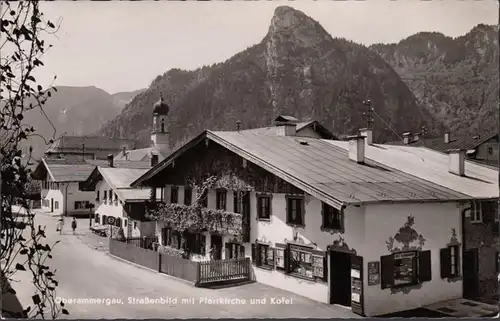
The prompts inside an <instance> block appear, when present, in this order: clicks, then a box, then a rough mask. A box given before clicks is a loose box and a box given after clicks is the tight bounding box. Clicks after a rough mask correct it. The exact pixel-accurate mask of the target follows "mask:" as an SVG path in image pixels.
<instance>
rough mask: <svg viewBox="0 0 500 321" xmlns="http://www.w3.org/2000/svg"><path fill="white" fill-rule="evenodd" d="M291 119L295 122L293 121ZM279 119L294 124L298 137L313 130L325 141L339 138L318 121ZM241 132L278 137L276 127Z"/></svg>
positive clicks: (285, 117) (283, 117) (282, 117)
mask: <svg viewBox="0 0 500 321" xmlns="http://www.w3.org/2000/svg"><path fill="white" fill-rule="evenodd" d="M291 118H293V119H295V120H291ZM277 119H283V120H285V121H289V122H291V123H293V124H296V126H297V127H296V131H297V135H298V136H301V131H304V130H305V129H307V128H311V129H313V130H314V131H315V132H317V133H318V134H319V135H320V136H321V138H324V139H337V137H336V136H335V135H334V134H332V133H331V132H330V131H329V130H328V129H326V128H325V127H324V126H323V125H321V123H319V122H318V121H316V120H309V121H296V120H297V119H296V118H294V117H291V116H280V117H278V118H277ZM241 132H244V133H249V134H255V135H273V136H275V135H276V126H268V127H260V128H252V129H244V130H241Z"/></svg>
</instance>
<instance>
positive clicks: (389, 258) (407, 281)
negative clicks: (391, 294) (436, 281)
mask: <svg viewBox="0 0 500 321" xmlns="http://www.w3.org/2000/svg"><path fill="white" fill-rule="evenodd" d="M380 261H381V268H380V270H381V272H382V278H381V279H382V282H381V287H382V289H386V288H392V287H405V286H410V285H414V284H418V283H422V282H425V281H430V280H431V278H432V272H431V251H408V252H400V253H394V254H392V255H386V256H382V257H381V258H380Z"/></svg>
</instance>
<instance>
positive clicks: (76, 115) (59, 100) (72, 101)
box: [24, 86, 134, 157]
mask: <svg viewBox="0 0 500 321" xmlns="http://www.w3.org/2000/svg"><path fill="white" fill-rule="evenodd" d="M131 95H134V93H118V94H115V95H110V94H109V93H107V92H106V91H104V90H102V89H99V88H96V87H93V86H91V87H68V86H58V87H57V92H55V93H54V94H53V95H52V97H50V98H49V100H48V101H47V104H46V105H45V106H44V109H43V111H44V112H45V114H46V116H45V115H44V114H43V113H42V112H41V110H40V109H35V110H32V111H29V112H27V113H26V115H25V119H24V122H25V123H26V124H29V125H30V126H33V127H34V128H35V129H36V134H38V135H41V136H43V137H44V138H46V139H49V138H51V137H52V136H53V134H54V127H55V130H56V136H60V135H62V134H64V133H67V134H68V135H88V134H91V133H94V132H95V131H97V130H98V129H99V128H100V127H101V126H102V125H103V124H105V123H106V122H107V121H109V120H111V119H113V118H114V117H116V116H117V115H118V114H119V113H120V111H121V109H122V107H120V104H117V103H116V101H117V100H121V101H123V100H127V99H128V100H131V98H130V96H131ZM117 97H118V98H117ZM48 119H50V121H49V120H48ZM51 123H52V124H51ZM52 125H53V126H54V127H53V126H52ZM24 145H26V146H27V145H32V146H33V149H34V152H33V155H34V156H35V157H40V156H41V155H42V154H43V152H44V151H45V149H46V145H45V143H44V141H43V140H42V139H41V138H39V137H33V138H31V139H30V140H29V141H28V142H26V143H25V144H24Z"/></svg>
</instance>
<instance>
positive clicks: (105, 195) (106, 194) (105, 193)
mask: <svg viewBox="0 0 500 321" xmlns="http://www.w3.org/2000/svg"><path fill="white" fill-rule="evenodd" d="M107 198H108V191H104V196H103V198H102V200H103V201H106V199H107Z"/></svg>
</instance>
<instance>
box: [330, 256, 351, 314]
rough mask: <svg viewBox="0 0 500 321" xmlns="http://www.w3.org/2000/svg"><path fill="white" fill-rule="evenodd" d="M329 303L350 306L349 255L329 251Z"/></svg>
mask: <svg viewBox="0 0 500 321" xmlns="http://www.w3.org/2000/svg"><path fill="white" fill-rule="evenodd" d="M330 303H331V304H340V305H344V306H351V254H350V253H346V252H338V251H330Z"/></svg>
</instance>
